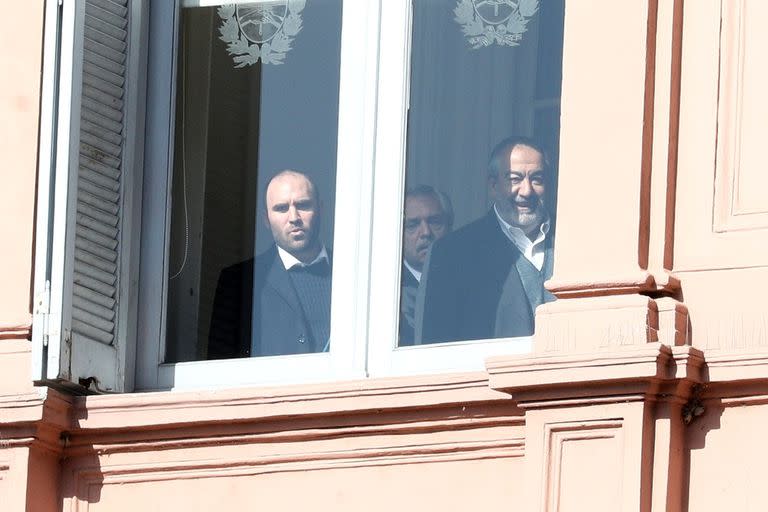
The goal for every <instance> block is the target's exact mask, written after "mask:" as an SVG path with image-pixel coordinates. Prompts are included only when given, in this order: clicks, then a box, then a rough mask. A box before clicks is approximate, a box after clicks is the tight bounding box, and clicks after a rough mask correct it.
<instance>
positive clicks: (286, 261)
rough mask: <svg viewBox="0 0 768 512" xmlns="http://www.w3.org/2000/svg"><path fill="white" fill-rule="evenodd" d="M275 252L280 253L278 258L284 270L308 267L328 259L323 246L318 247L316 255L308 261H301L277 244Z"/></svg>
mask: <svg viewBox="0 0 768 512" xmlns="http://www.w3.org/2000/svg"><path fill="white" fill-rule="evenodd" d="M277 254H278V255H280V260H281V261H282V262H283V266H284V267H285V270H290V269H292V268H293V267H297V266H298V267H308V266H310V265H314V264H315V263H317V262H319V261H322V260H325V261H330V260H329V258H328V251H326V250H325V246H323V247H322V248H321V249H320V252H319V253H318V255H317V256H316V257H315V259H313V260H312V261H310V262H309V263H302V262H301V260H299V259H298V258H296V256H294V255H293V254H291V253H289V252H288V251H286V250H285V249H283V248H282V247H280V246H279V245H278V246H277Z"/></svg>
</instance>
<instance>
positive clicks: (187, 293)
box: [165, 0, 341, 362]
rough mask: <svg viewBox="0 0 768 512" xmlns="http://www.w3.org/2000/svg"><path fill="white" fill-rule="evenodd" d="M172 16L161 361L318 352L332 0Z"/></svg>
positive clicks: (335, 38) (329, 199)
mask: <svg viewBox="0 0 768 512" xmlns="http://www.w3.org/2000/svg"><path fill="white" fill-rule="evenodd" d="M180 27H181V28H180V34H179V52H178V54H179V55H178V64H177V66H178V68H177V93H176V98H175V111H176V116H175V147H174V169H173V185H172V197H171V203H172V207H171V208H172V209H171V226H170V257H169V263H168V267H169V269H168V304H167V319H166V326H167V327H166V358H165V361H166V362H178V361H193V360H204V359H220V358H233V357H248V356H271V355H286V354H300V353H312V352H323V351H327V350H329V347H330V341H329V332H330V325H329V323H330V297H331V258H332V248H331V243H332V241H333V227H334V219H333V212H334V202H335V201H334V194H335V189H336V141H337V118H338V104H339V97H338V96H339V56H340V41H341V39H340V38H341V0H312V1H311V2H303V1H294V0H291V1H289V0H269V1H262V2H258V3H253V4H239V5H237V6H221V7H194V8H184V9H182V10H181V24H180ZM286 170H289V171H291V172H282V171H286Z"/></svg>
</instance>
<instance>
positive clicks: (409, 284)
mask: <svg viewBox="0 0 768 512" xmlns="http://www.w3.org/2000/svg"><path fill="white" fill-rule="evenodd" d="M404 217H405V218H404V221H403V268H402V269H401V273H400V284H401V288H400V343H399V345H400V346H404V345H412V344H413V340H414V325H415V307H416V294H417V291H418V288H419V281H420V280H421V273H422V271H423V269H424V261H425V260H426V259H427V253H428V251H429V248H430V247H431V246H432V243H433V242H434V241H435V240H439V239H441V238H442V237H443V236H445V235H446V234H448V233H449V232H450V231H451V228H452V227H453V207H452V206H451V201H450V199H448V197H447V196H446V195H445V194H443V193H442V192H439V191H437V190H435V189H434V188H432V187H430V186H428V185H418V186H416V187H413V188H410V189H408V190H407V191H406V193H405V215H404Z"/></svg>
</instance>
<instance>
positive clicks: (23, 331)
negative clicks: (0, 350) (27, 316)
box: [0, 324, 32, 340]
mask: <svg viewBox="0 0 768 512" xmlns="http://www.w3.org/2000/svg"><path fill="white" fill-rule="evenodd" d="M31 339H32V324H20V325H3V324H0V340H31Z"/></svg>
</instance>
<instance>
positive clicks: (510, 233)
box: [493, 204, 551, 245]
mask: <svg viewBox="0 0 768 512" xmlns="http://www.w3.org/2000/svg"><path fill="white" fill-rule="evenodd" d="M493 211H494V213H495V214H496V219H497V220H498V221H499V226H500V227H501V230H502V231H503V232H504V234H505V235H507V237H511V239H512V241H513V242H515V244H516V245H518V242H521V243H524V244H526V245H528V244H530V245H537V244H539V243H541V242H543V241H544V239H545V238H546V236H547V233H549V228H550V224H551V222H550V219H549V215H547V218H546V219H544V222H542V223H541V225H540V226H539V235H538V236H537V237H536V240H534V241H533V242H531V239H530V238H528V235H526V234H525V232H524V231H523V230H522V229H520V228H518V227H517V226H513V225H512V224H510V223H508V222H507V221H505V220H504V219H503V218H502V217H501V215H499V210H498V209H497V208H496V205H495V204H494V205H493Z"/></svg>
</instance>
